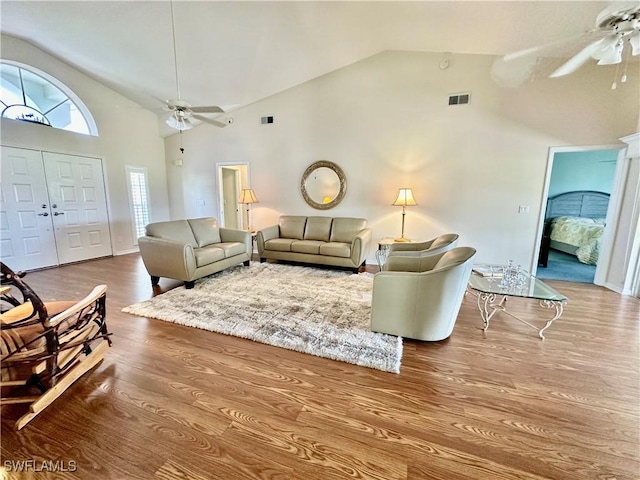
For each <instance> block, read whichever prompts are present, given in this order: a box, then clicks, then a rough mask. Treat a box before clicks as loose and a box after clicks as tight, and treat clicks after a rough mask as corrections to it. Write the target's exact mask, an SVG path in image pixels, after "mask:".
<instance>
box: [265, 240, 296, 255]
mask: <svg viewBox="0 0 640 480" xmlns="http://www.w3.org/2000/svg"><path fill="white" fill-rule="evenodd" d="M293 242H295V240H293V239H291V238H272V239H271V240H267V241H266V242H264V248H265V250H274V251H277V252H290V251H291V244H292V243H293Z"/></svg>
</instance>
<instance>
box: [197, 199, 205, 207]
mask: <svg viewBox="0 0 640 480" xmlns="http://www.w3.org/2000/svg"><path fill="white" fill-rule="evenodd" d="M196 205H197V206H198V207H204V200H202V199H201V198H199V199H198V200H196Z"/></svg>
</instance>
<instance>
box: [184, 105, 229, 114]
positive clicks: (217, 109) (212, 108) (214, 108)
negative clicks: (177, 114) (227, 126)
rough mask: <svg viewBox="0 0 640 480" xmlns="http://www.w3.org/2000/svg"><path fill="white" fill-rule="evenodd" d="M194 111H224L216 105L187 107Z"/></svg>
mask: <svg viewBox="0 0 640 480" xmlns="http://www.w3.org/2000/svg"><path fill="white" fill-rule="evenodd" d="M189 108H190V110H191V111H192V112H194V113H224V110H223V109H221V108H220V107H217V106H211V107H189Z"/></svg>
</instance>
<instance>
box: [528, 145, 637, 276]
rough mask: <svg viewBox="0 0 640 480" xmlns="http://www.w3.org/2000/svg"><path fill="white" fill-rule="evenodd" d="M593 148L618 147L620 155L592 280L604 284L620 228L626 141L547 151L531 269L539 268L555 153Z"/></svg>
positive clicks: (587, 150)
mask: <svg viewBox="0 0 640 480" xmlns="http://www.w3.org/2000/svg"><path fill="white" fill-rule="evenodd" d="M594 150H618V159H617V160H616V171H615V175H614V180H613V184H612V185H611V195H610V197H609V206H608V207H607V217H606V220H605V224H606V228H605V230H604V234H603V236H602V243H601V245H600V254H599V258H598V264H597V265H596V272H595V278H594V280H593V283H594V284H595V285H600V286H602V285H604V284H605V282H606V274H607V271H608V270H609V263H610V262H611V249H612V245H613V233H614V232H615V231H616V230H617V226H618V218H617V215H615V212H617V210H618V207H619V203H620V195H621V192H622V189H623V188H624V179H625V178H626V176H624V172H623V170H624V171H626V170H625V162H624V153H625V150H626V145H624V144H617V145H582V146H581V145H574V146H567V147H549V153H548V155H547V168H546V172H545V179H544V187H543V191H542V197H541V199H540V210H539V211H540V215H539V218H538V229H537V233H536V243H535V250H534V254H533V263H532V265H531V269H530V271H531V272H533V274H534V275H535V274H536V273H537V271H538V258H539V255H540V244H541V242H542V235H543V233H544V226H545V225H544V220H545V214H546V211H547V199H548V197H549V185H550V183H551V174H552V171H553V159H554V157H555V155H556V153H577V152H589V151H594Z"/></svg>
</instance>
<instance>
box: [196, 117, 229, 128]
mask: <svg viewBox="0 0 640 480" xmlns="http://www.w3.org/2000/svg"><path fill="white" fill-rule="evenodd" d="M191 118H195V119H196V120H200V121H201V122H205V123H209V124H211V125H215V126H216V127H220V128H224V127H226V126H227V123H226V122H221V121H219V120H214V119H212V118H207V117H205V116H204V115H197V114H196V115H192V116H191Z"/></svg>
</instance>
